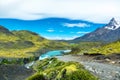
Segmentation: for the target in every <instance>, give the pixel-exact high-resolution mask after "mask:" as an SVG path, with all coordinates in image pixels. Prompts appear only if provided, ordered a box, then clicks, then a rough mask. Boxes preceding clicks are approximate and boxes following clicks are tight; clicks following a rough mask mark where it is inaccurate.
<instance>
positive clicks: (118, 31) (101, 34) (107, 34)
mask: <svg viewBox="0 0 120 80" xmlns="http://www.w3.org/2000/svg"><path fill="white" fill-rule="evenodd" d="M118 39H120V24H119V22H117V21H116V20H115V18H112V19H111V20H110V22H109V23H108V24H106V25H105V26H103V27H102V28H98V29H96V30H95V31H93V32H91V33H88V34H86V35H84V36H82V37H79V38H76V39H74V40H73V41H75V42H79V41H101V42H113V41H116V40H118Z"/></svg>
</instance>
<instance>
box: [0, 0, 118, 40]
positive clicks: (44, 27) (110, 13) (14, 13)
mask: <svg viewBox="0 0 120 80" xmlns="http://www.w3.org/2000/svg"><path fill="white" fill-rule="evenodd" d="M119 4H120V0H0V25H3V26H5V27H7V28H9V29H10V30H30V31H33V32H36V33H38V34H40V35H42V36H43V37H45V38H48V39H73V38H76V37H78V36H82V35H84V34H86V33H88V32H91V31H93V30H95V29H96V28H98V27H101V26H103V25H104V24H106V23H108V22H109V20H110V19H111V18H112V17H115V18H116V19H118V20H119V19H120V5H119ZM53 17H54V18H56V19H53ZM75 20H76V21H75ZM84 21H85V22H84Z"/></svg>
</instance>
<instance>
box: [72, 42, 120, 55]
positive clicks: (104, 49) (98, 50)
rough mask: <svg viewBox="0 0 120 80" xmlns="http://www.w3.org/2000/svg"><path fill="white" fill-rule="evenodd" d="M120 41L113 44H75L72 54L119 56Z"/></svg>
mask: <svg viewBox="0 0 120 80" xmlns="http://www.w3.org/2000/svg"><path fill="white" fill-rule="evenodd" d="M119 53H120V40H118V41H115V42H111V43H107V44H105V43H100V42H80V43H78V44H74V46H73V48H72V52H71V54H104V55H109V54H119Z"/></svg>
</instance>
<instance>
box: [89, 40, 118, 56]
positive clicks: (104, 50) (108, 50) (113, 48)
mask: <svg viewBox="0 0 120 80" xmlns="http://www.w3.org/2000/svg"><path fill="white" fill-rule="evenodd" d="M90 53H100V54H105V55H109V54H120V40H118V41H115V42H112V43H109V44H106V45H104V46H101V47H100V48H92V49H91V50H90Z"/></svg>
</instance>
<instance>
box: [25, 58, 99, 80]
mask: <svg viewBox="0 0 120 80" xmlns="http://www.w3.org/2000/svg"><path fill="white" fill-rule="evenodd" d="M33 68H34V70H36V71H37V72H36V74H35V75H33V76H31V77H29V78H28V79H27V80H41V78H43V80H44V79H45V80H98V79H97V78H96V77H95V76H93V75H92V74H91V73H90V72H88V71H87V70H85V68H84V67H83V65H81V64H79V63H77V62H63V61H59V60H57V59H56V58H50V59H44V60H42V61H37V62H36V63H35V65H34V66H33Z"/></svg>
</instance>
